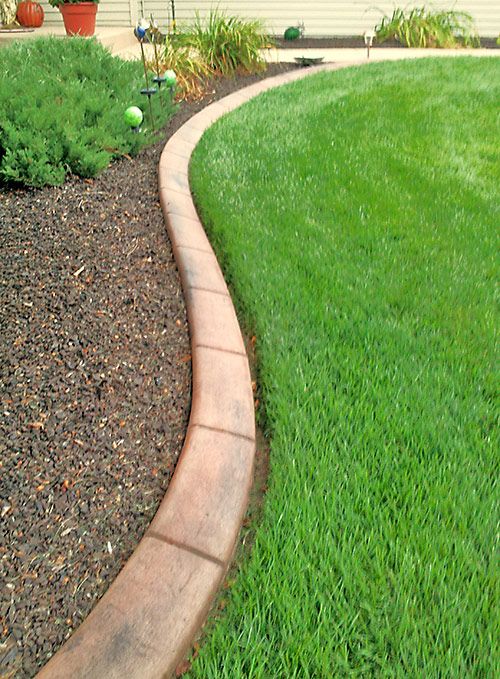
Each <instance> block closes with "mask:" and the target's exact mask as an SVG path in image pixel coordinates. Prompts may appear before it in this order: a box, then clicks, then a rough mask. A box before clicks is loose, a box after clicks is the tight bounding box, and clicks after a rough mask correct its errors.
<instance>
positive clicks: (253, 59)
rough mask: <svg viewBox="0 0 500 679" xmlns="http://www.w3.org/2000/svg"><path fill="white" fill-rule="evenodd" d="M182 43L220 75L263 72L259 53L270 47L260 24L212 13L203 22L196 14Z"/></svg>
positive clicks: (263, 64)
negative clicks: (237, 72)
mask: <svg viewBox="0 0 500 679" xmlns="http://www.w3.org/2000/svg"><path fill="white" fill-rule="evenodd" d="M184 42H185V44H187V45H188V46H189V47H190V48H191V49H194V50H195V51H196V53H197V54H198V55H199V56H200V57H201V58H202V59H203V60H204V61H205V63H206V64H207V65H208V66H209V68H210V69H211V71H212V72H213V73H215V74H220V75H228V74H231V73H234V72H235V71H245V72H249V73H255V72H258V71H261V70H263V69H264V68H265V61H264V59H263V58H262V55H261V53H260V50H261V49H263V48H265V47H268V46H269V44H270V41H269V37H268V36H267V34H266V32H265V30H264V25H263V24H262V22H260V21H258V20H256V19H254V20H247V19H241V18H240V17H237V16H227V15H226V14H224V13H221V12H219V11H218V10H212V11H211V12H210V13H209V14H208V16H207V17H206V19H202V18H201V17H200V15H199V14H198V13H197V14H196V18H195V21H194V23H193V24H192V25H191V26H190V27H189V29H188V31H187V33H186V34H185V35H184Z"/></svg>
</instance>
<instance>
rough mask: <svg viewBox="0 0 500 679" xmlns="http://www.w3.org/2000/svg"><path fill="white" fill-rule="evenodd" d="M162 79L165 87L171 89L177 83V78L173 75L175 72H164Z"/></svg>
mask: <svg viewBox="0 0 500 679" xmlns="http://www.w3.org/2000/svg"><path fill="white" fill-rule="evenodd" d="M164 78H165V85H166V86H167V87H173V86H174V85H175V83H176V82H177V76H176V75H175V71H172V70H168V71H165V73H164Z"/></svg>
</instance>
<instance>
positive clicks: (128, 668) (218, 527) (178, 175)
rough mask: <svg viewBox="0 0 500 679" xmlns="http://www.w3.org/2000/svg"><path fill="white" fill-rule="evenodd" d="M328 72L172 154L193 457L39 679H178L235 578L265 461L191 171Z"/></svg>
mask: <svg viewBox="0 0 500 679" xmlns="http://www.w3.org/2000/svg"><path fill="white" fill-rule="evenodd" d="M359 63H366V62H351V63H343V64H326V65H324V66H319V67H316V68H314V69H304V70H297V71H291V72H288V73H286V74H284V75H279V76H276V77H274V78H268V79H266V80H262V81H259V82H257V83H255V84H254V85H251V86H250V87H247V88H245V89H243V90H239V91H238V92H235V93H233V94H231V95H229V96H228V97H226V98H225V99H222V100H220V101H218V102H215V103H213V104H211V105H209V106H207V107H206V108H205V109H203V110H202V111H201V112H200V113H197V114H196V115H195V116H193V117H192V118H191V119H190V120H189V121H188V122H187V123H186V124H185V125H183V127H181V128H180V129H179V130H178V131H177V133H176V134H174V135H173V136H172V137H171V138H170V140H169V141H168V143H167V144H166V146H165V148H164V150H163V153H162V156H161V160H160V166H159V191H160V202H161V205H162V209H163V212H164V215H165V218H166V223H167V230H168V233H169V236H170V239H171V241H172V247H173V252H174V256H175V259H176V262H177V266H178V268H179V271H180V274H181V279H182V285H183V290H184V295H185V299H186V306H187V311H188V319H189V328H190V333H191V350H192V359H193V397H192V407H191V415H190V419H189V424H188V429H187V435H186V440H185V443H184V447H183V449H182V452H181V455H180V458H179V462H178V464H177V468H176V470H175V473H174V476H173V478H172V481H171V483H170V485H169V487H168V489H167V492H166V494H165V497H164V499H163V501H162V503H161V505H160V507H159V509H158V511H157V513H156V515H155V517H154V519H153V521H152V522H151V525H150V526H149V528H148V530H147V531H146V534H145V536H144V538H143V539H142V540H141V542H140V543H139V545H138V546H137V548H136V550H135V551H134V553H133V554H132V556H131V557H130V559H129V560H128V562H127V563H126V564H125V566H124V568H123V569H122V571H121V572H120V573H119V575H118V577H117V578H116V579H115V581H114V582H113V583H112V585H111V587H110V588H109V589H108V591H107V592H106V594H105V595H104V596H103V597H102V599H101V600H100V601H99V602H98V604H97V605H96V606H95V608H94V609H93V611H92V612H91V613H90V615H89V616H88V617H87V618H86V619H85V621H84V622H83V623H82V625H80V627H79V628H78V629H77V630H76V632H75V633H74V634H73V635H72V636H71V637H70V639H69V640H68V641H67V642H66V643H65V645H64V646H63V647H62V648H61V649H60V650H59V651H58V652H57V653H56V654H55V655H54V657H53V658H52V659H51V660H50V661H49V662H48V663H47V665H45V667H43V668H42V670H41V671H40V672H39V674H38V675H37V676H38V677H39V679H56V678H57V679H68V677H71V679H84V678H85V679H123V678H124V677H126V678H127V679H152V678H153V677H154V678H158V679H159V678H160V677H168V676H170V675H171V674H172V673H173V672H174V671H175V668H176V666H177V665H178V663H179V662H180V661H181V660H182V659H183V658H184V656H185V653H186V652H187V650H188V649H189V647H190V645H191V643H192V641H193V639H194V637H195V635H196V633H197V631H198V630H199V629H200V627H201V626H202V624H203V623H204V621H205V618H206V616H207V614H208V611H209V609H210V606H211V604H212V601H213V599H214V596H215V594H216V592H217V590H218V588H219V586H220V584H221V582H222V579H223V577H224V575H225V573H226V571H227V569H228V567H229V564H230V561H231V558H232V555H233V551H234V548H235V545H236V541H237V538H238V534H239V531H240V528H241V523H242V520H243V517H244V514H245V511H246V507H247V504H248V496H249V492H250V488H251V484H252V477H253V465H254V455H255V419H254V403H253V394H252V388H251V379H250V371H249V366H248V359H247V356H246V352H245V346H244V343H243V339H242V336H241V331H240V328H239V325H238V321H237V318H236V313H235V311H234V308H233V304H232V301H231V297H230V295H229V292H228V289H227V286H226V283H225V281H224V278H223V275H222V272H221V270H220V267H219V264H218V262H217V259H216V257H215V255H214V253H213V250H212V247H211V245H210V243H209V241H208V239H207V236H206V234H205V232H204V230H203V226H202V224H201V222H200V220H199V218H198V215H197V212H196V209H195V207H194V203H193V200H192V197H191V192H190V188H189V181H188V166H189V161H190V158H191V154H192V152H193V150H194V148H195V146H196V144H197V142H198V141H199V139H200V138H201V136H202V134H203V132H204V131H205V130H206V129H207V128H208V127H209V126H210V125H211V124H212V123H213V122H215V121H216V120H217V119H218V118H220V117H221V116H222V115H224V114H225V113H228V112H230V111H232V110H233V109H235V108H237V107H238V106H240V105H241V104H243V103H245V102H246V101H248V100H249V99H251V98H252V97H254V96H256V95H258V94H260V93H262V92H264V91H266V90H268V89H271V88H273V87H277V86H279V85H283V84H285V83H289V82H292V81H294V80H298V79H299V78H303V77H304V76H306V75H309V74H312V73H317V72H318V71H322V70H334V69H337V68H343V67H345V66H351V65H355V64H359Z"/></svg>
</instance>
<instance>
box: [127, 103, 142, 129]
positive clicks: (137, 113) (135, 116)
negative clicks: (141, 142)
mask: <svg viewBox="0 0 500 679" xmlns="http://www.w3.org/2000/svg"><path fill="white" fill-rule="evenodd" d="M123 119H124V120H125V122H126V123H127V125H130V127H131V128H132V132H135V133H136V134H138V133H139V132H140V131H141V123H142V121H143V120H144V116H143V114H142V111H141V109H140V108H139V107H138V106H129V107H128V109H127V110H126V111H125V113H124V114H123Z"/></svg>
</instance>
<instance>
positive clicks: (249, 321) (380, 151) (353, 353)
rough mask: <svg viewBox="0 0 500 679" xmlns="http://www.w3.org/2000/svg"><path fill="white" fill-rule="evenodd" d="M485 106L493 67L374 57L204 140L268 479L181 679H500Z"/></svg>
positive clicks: (498, 73) (491, 96)
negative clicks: (245, 340)
mask: <svg viewBox="0 0 500 679" xmlns="http://www.w3.org/2000/svg"><path fill="white" fill-rule="evenodd" d="M499 101H500V60H499V59H494V58H486V59H476V58H474V59H472V58H458V59H439V60H434V59H433V60H430V59H429V60H419V61H415V62H406V63H388V64H373V65H371V66H369V67H366V68H361V69H348V70H343V71H340V72H337V73H330V74H328V73H324V74H319V75H317V76H314V77H311V78H308V79H306V80H305V81H302V82H297V83H295V84H293V85H291V86H288V87H284V88H282V89H279V90H275V91H273V92H269V93H267V94H265V95H263V96H261V97H259V98H258V99H256V100H254V101H252V102H250V103H249V104H248V105H246V106H244V107H242V108H241V109H239V110H237V111H236V112H234V113H232V114H231V115H229V116H227V117H225V118H224V119H222V120H221V121H219V122H218V123H217V124H216V125H215V126H214V127H213V128H212V129H211V130H209V131H208V132H207V133H206V134H205V135H204V137H203V139H202V141H201V143H200V145H199V146H198V148H197V150H196V152H195V155H194V158H193V161H192V166H191V174H192V185H193V187H194V192H195V195H196V197H197V200H198V204H199V206H200V211H201V213H202V216H203V219H204V222H205V224H206V225H207V230H208V232H209V234H210V237H211V239H212V242H213V243H214V246H215V248H216V251H217V254H218V256H219V257H220V260H221V262H222V264H223V266H224V269H225V272H226V275H227V279H228V281H229V282H230V284H231V286H232V290H233V292H234V298H235V302H236V304H237V307H238V309H239V312H240V318H241V319H242V320H243V323H244V325H245V326H246V329H247V330H249V331H251V332H252V333H253V332H254V333H255V334H256V337H257V355H258V362H259V365H258V369H259V380H260V386H261V389H262V411H261V413H260V417H261V420H262V423H263V424H264V426H265V428H266V430H267V432H268V433H269V435H270V438H271V472H270V479H269V490H268V494H267V499H266V504H265V508H264V515H263V519H262V522H261V523H260V525H259V526H258V528H257V533H256V539H255V545H254V548H253V550H252V553H251V556H250V557H248V558H246V559H245V560H244V561H243V563H242V564H241V568H240V573H239V575H238V577H237V579H236V582H235V584H234V585H233V587H232V588H231V589H230V590H229V591H228V592H226V593H225V599H227V605H226V607H225V610H224V613H223V614H221V615H220V619H218V620H217V621H216V622H215V623H214V624H213V625H212V629H211V630H210V633H209V634H208V635H207V639H206V640H205V643H204V645H203V647H202V650H201V652H200V656H199V658H198V659H197V660H196V661H195V662H194V664H193V668H192V671H191V674H190V676H199V677H203V678H204V679H209V678H213V679H221V678H223V677H228V678H231V679H234V678H240V677H263V678H270V679H275V678H277V677H279V678H282V677H283V678H286V679H292V678H293V677H300V678H302V677H311V678H322V677H325V678H326V677H344V676H349V677H351V676H352V677H422V678H424V677H425V678H444V677H456V678H457V679H458V678H463V677H481V678H487V677H494V676H499V670H500V666H499V656H498V651H495V639H496V641H498V631H499V629H498V621H499V609H498V595H499V579H498V572H499V571H498V561H496V562H495V548H496V546H495V538H496V527H497V520H498V503H497V500H498V494H495V492H497V493H498V490H497V487H496V484H497V478H498V472H499V466H498V443H499V441H498V429H497V428H495V427H496V424H497V422H496V414H497V412H498V410H497V408H498V400H496V392H497V387H498V372H496V373H495V370H496V366H495V362H496V361H498V355H497V354H496V347H495V339H496V329H497V321H498V315H497V314H498V310H497V303H498V297H496V296H495V284H496V282H497V281H498V259H497V258H496V257H497V253H498V246H499V239H498V226H499V205H500V196H499V190H498V187H499V186H500V154H499V151H500V145H499V138H500V129H499V125H498V103H499ZM497 556H498V554H497Z"/></svg>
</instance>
